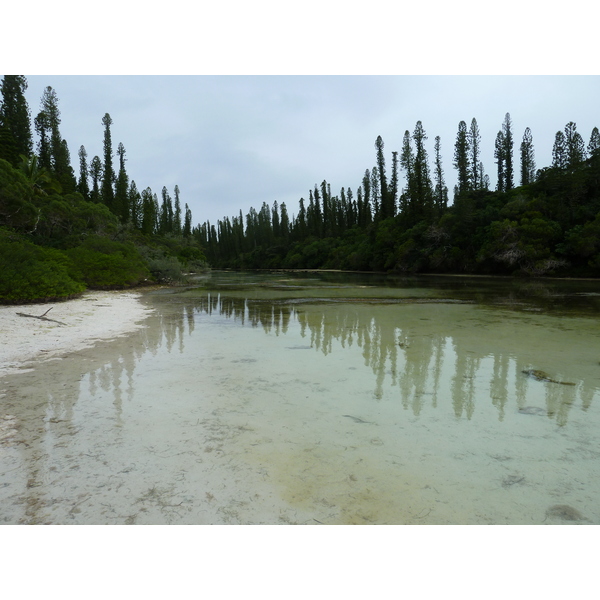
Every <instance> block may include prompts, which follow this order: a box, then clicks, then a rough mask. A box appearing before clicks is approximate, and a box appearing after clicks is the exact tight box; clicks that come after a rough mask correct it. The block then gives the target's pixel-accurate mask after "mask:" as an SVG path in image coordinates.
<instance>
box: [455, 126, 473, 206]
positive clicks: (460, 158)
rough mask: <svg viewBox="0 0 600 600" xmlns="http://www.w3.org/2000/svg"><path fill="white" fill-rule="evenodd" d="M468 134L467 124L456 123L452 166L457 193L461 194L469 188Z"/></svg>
mask: <svg viewBox="0 0 600 600" xmlns="http://www.w3.org/2000/svg"><path fill="white" fill-rule="evenodd" d="M469 163H470V161H469V134H468V132H467V124H466V123H465V122H464V121H461V122H460V123H459V124H458V132H457V134H456V142H455V144H454V168H455V169H456V170H457V171H458V195H459V196H462V195H463V194H465V193H466V192H467V191H468V190H469V189H470V183H471V170H470V169H469Z"/></svg>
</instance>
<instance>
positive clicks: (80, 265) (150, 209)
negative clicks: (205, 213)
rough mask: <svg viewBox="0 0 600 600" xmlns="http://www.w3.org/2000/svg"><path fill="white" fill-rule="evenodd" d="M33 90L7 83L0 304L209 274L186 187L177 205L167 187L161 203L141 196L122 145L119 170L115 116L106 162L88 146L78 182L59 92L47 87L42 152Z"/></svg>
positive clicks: (0, 122) (12, 79) (1, 153)
mask: <svg viewBox="0 0 600 600" xmlns="http://www.w3.org/2000/svg"><path fill="white" fill-rule="evenodd" d="M26 89H27V81H26V79H25V77H23V76H22V75H5V76H4V78H3V80H2V82H1V84H0V91H1V93H2V101H1V103H0V303H2V302H3V303H9V302H32V301H36V300H48V299H60V298H68V297H71V296H73V295H76V294H79V293H81V292H82V291H83V290H85V289H86V288H102V289H110V288H126V287H131V286H136V285H140V284H142V283H147V282H153V281H154V282H163V281H175V280H182V279H183V278H184V275H183V273H184V272H185V271H191V270H199V269H203V268H205V267H206V259H205V255H204V252H203V250H202V247H201V245H200V244H199V242H198V240H197V238H196V237H194V235H193V232H192V215H191V211H190V210H189V208H188V206H187V204H186V205H185V209H184V211H183V215H182V209H181V204H180V198H179V188H178V187H177V186H175V189H174V193H175V201H174V202H173V200H172V199H171V196H170V195H169V193H168V191H167V188H166V187H164V188H163V190H162V194H161V196H162V202H161V203H159V201H158V198H157V195H156V194H154V193H152V190H151V189H150V188H146V189H145V190H143V191H142V192H141V193H140V192H139V191H138V189H137V187H136V184H135V181H133V180H132V181H131V182H130V180H129V177H128V174H127V171H126V168H125V161H126V159H125V148H124V146H123V144H122V143H120V144H119V145H118V147H117V152H116V156H118V159H119V164H118V170H117V171H115V169H114V167H113V162H112V161H113V158H114V153H113V149H112V140H111V131H110V126H111V125H112V119H111V117H110V115H109V114H108V113H107V114H105V115H104V117H103V118H102V121H101V122H102V125H103V127H104V146H103V149H104V156H103V159H100V158H99V157H98V156H94V157H93V158H92V159H91V161H89V162H88V158H87V153H86V151H85V147H84V146H81V147H80V149H79V159H80V173H79V178H78V179H77V178H76V177H75V174H74V171H73V168H72V167H71V163H70V157H69V149H68V146H67V142H66V140H64V139H62V137H61V135H60V127H59V126H60V111H59V109H58V98H57V95H56V92H55V91H54V90H53V89H52V88H51V87H47V88H46V89H45V91H44V94H43V97H42V99H41V106H40V112H39V113H38V115H37V116H36V117H35V119H34V128H35V132H36V133H37V136H38V142H37V148H36V152H35V153H34V151H33V135H32V129H31V117H30V111H29V107H28V106H27V103H26V100H25V96H24V92H25V90H26ZM182 217H183V218H182ZM182 221H183V223H182Z"/></svg>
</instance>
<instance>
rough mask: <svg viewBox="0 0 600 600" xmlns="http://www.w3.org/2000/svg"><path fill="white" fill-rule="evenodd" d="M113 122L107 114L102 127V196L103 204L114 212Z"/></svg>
mask: <svg viewBox="0 0 600 600" xmlns="http://www.w3.org/2000/svg"><path fill="white" fill-rule="evenodd" d="M112 123H113V121H112V119H111V118H110V115H109V114H108V113H106V114H105V115H104V117H102V125H104V167H103V171H102V185H101V187H100V196H101V198H102V202H104V204H106V206H108V208H110V209H111V210H114V200H115V192H114V188H113V183H114V180H115V172H114V170H113V163H112V159H113V154H112V141H111V135H110V126H111V125H112Z"/></svg>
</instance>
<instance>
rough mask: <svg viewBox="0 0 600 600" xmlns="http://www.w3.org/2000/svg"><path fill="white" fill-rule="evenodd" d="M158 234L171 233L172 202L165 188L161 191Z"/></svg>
mask: <svg viewBox="0 0 600 600" xmlns="http://www.w3.org/2000/svg"><path fill="white" fill-rule="evenodd" d="M159 232H160V234H161V235H165V234H166V233H172V232H173V201H172V200H171V196H169V192H168V191H167V187H166V186H163V189H162V204H161V207H160V213H159Z"/></svg>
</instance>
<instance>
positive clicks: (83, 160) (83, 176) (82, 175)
mask: <svg viewBox="0 0 600 600" xmlns="http://www.w3.org/2000/svg"><path fill="white" fill-rule="evenodd" d="M88 180H89V171H88V165H87V152H86V150H85V147H84V146H80V147H79V182H78V183H77V191H78V192H79V193H80V194H81V195H82V196H83V198H84V199H85V200H89V199H90V185H89V181H88Z"/></svg>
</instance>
